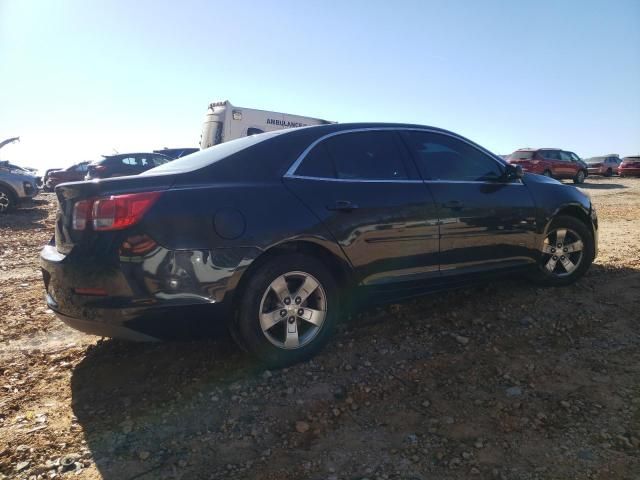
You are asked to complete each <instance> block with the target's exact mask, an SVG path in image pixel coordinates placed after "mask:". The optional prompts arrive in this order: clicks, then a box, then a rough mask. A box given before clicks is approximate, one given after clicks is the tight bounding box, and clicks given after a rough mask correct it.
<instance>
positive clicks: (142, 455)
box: [138, 450, 151, 461]
mask: <svg viewBox="0 0 640 480" xmlns="http://www.w3.org/2000/svg"><path fill="white" fill-rule="evenodd" d="M150 455H151V454H150V453H149V452H147V451H146V450H141V451H139V452H138V458H139V459H140V460H142V461H145V460H146V459H147V458H149V456H150Z"/></svg>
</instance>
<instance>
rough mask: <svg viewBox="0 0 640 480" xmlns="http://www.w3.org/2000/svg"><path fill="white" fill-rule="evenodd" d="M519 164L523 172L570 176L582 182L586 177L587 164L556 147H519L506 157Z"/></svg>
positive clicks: (554, 176) (548, 175)
mask: <svg viewBox="0 0 640 480" xmlns="http://www.w3.org/2000/svg"><path fill="white" fill-rule="evenodd" d="M507 161H508V162H509V163H512V164H514V165H520V166H521V167H522V169H523V170H524V171H525V172H530V173H538V174H540V175H546V176H547V177H553V178H570V179H572V180H573V183H582V182H584V179H585V178H587V175H588V171H587V164H586V163H584V162H583V161H582V160H580V157H578V155H576V154H575V153H573V152H568V151H566V150H560V149H558V148H521V149H520V150H516V151H515V152H513V153H512V154H511V155H510V156H509V158H508V159H507Z"/></svg>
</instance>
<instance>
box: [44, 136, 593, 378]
mask: <svg viewBox="0 0 640 480" xmlns="http://www.w3.org/2000/svg"><path fill="white" fill-rule="evenodd" d="M56 194H57V199H58V212H57V218H56V224H55V236H54V238H53V239H52V241H51V243H50V244H49V245H47V246H45V247H44V248H43V250H42V252H41V265H42V272H43V277H44V286H45V289H46V302H47V304H48V305H49V307H50V308H51V309H52V310H54V311H55V312H56V314H57V315H58V317H59V318H60V319H62V321H64V322H65V323H67V324H69V325H71V326H72V327H74V328H77V329H79V330H83V331H85V332H88V333H93V334H96V335H101V336H112V337H122V338H126V339H132V340H157V339H163V338H168V337H171V336H172V335H173V334H174V333H173V332H174V329H177V328H178V327H180V326H182V325H183V324H184V323H185V322H187V320H189V319H190V318H192V317H193V316H194V315H198V316H199V317H200V318H202V319H203V321H204V322H205V323H206V324H208V325H224V326H225V327H226V328H229V329H230V331H231V333H232V335H233V337H234V338H235V339H236V340H237V342H238V343H239V344H240V346H242V347H243V348H244V349H246V350H248V351H249V352H250V353H252V354H254V355H255V356H257V357H258V358H259V359H261V360H262V361H264V362H265V363H266V364H268V365H273V366H278V365H280V366H282V365H288V364H291V363H295V362H298V361H300V360H303V359H305V358H308V357H309V356H311V355H312V354H314V353H315V352H317V351H318V350H319V349H320V348H321V347H322V346H323V345H324V344H325V343H326V342H327V340H328V339H329V338H330V335H331V332H332V330H333V329H334V327H335V325H336V322H337V321H338V319H339V318H340V316H341V314H342V313H343V312H344V311H345V310H346V309H352V308H357V307H358V306H362V305H363V304H367V305H371V304H374V303H388V302H395V301H400V300H403V299H407V298H411V297H415V296H418V295H422V294H424V293H428V292H434V291H438V290H442V289H447V288H454V287H459V286H461V285H465V284H468V283H470V282H477V281H483V280H486V279H487V278H489V277H492V276H494V275H503V274H513V273H514V272H524V273H526V274H527V275H528V276H529V277H530V278H531V279H532V280H534V281H536V282H538V283H541V284H543V285H546V286H550V287H560V286H563V285H567V284H570V283H572V282H574V281H576V280H577V279H578V278H580V277H581V276H582V275H583V274H584V273H585V272H586V271H587V269H588V268H589V266H590V264H591V262H592V260H593V259H594V257H595V255H596V252H597V217H596V212H595V210H594V208H593V206H592V205H591V202H590V200H589V198H588V197H587V196H586V195H584V194H583V193H581V192H580V191H578V190H577V189H576V188H574V187H572V186H569V185H563V184H561V183H560V182H558V181H556V180H553V179H550V178H547V177H544V176H540V175H532V174H523V173H522V170H521V168H520V167H519V166H515V165H509V164H508V163H505V162H504V161H503V160H502V159H501V158H500V157H498V156H496V155H494V154H492V153H491V152H489V151H487V150H486V149H484V148H482V147H480V146H479V145H477V144H475V143H473V142H471V141H470V140H467V139H466V138H463V137H461V136H459V135H456V134H454V133H451V132H448V131H446V130H441V129H438V128H432V127H424V126H419V125H404V124H331V125H322V126H314V127H304V128H298V129H292V130H286V131H278V132H271V133H265V134H261V135H255V136H251V137H246V138H242V139H238V140H234V141H231V142H228V143H223V144H221V145H218V146H215V147H212V148H209V149H207V150H203V151H201V152H199V153H195V154H193V155H190V156H188V157H185V158H184V159H178V160H175V161H173V162H170V163H167V164H165V165H162V166H160V167H157V168H154V169H152V170H149V171H147V172H145V173H143V174H142V175H138V176H135V177H133V176H132V177H121V178H115V179H106V180H100V181H93V182H75V183H67V184H62V185H59V186H58V187H57V188H56Z"/></svg>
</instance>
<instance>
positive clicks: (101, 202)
mask: <svg viewBox="0 0 640 480" xmlns="http://www.w3.org/2000/svg"><path fill="white" fill-rule="evenodd" d="M160 195H161V193H160V192H144V193H130V194H126V195H112V196H111V197H109V198H99V199H97V200H95V201H94V202H93V209H92V212H91V219H92V221H93V229H94V230H100V231H104V230H122V229H123V228H127V227H130V226H132V225H135V224H136V223H138V222H139V221H140V219H141V218H142V216H143V215H144V214H145V213H146V211H147V210H149V208H150V207H151V205H153V204H154V203H155V202H156V200H157V199H158V197H159V196H160Z"/></svg>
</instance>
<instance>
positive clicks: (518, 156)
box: [509, 150, 535, 160]
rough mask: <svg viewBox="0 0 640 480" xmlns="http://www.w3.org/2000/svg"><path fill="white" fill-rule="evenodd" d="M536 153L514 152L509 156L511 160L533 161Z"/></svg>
mask: <svg viewBox="0 0 640 480" xmlns="http://www.w3.org/2000/svg"><path fill="white" fill-rule="evenodd" d="M534 153H535V152H532V151H530V150H528V151H517V152H513V153H512V154H511V155H510V156H509V160H531V159H532V158H533V154H534Z"/></svg>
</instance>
